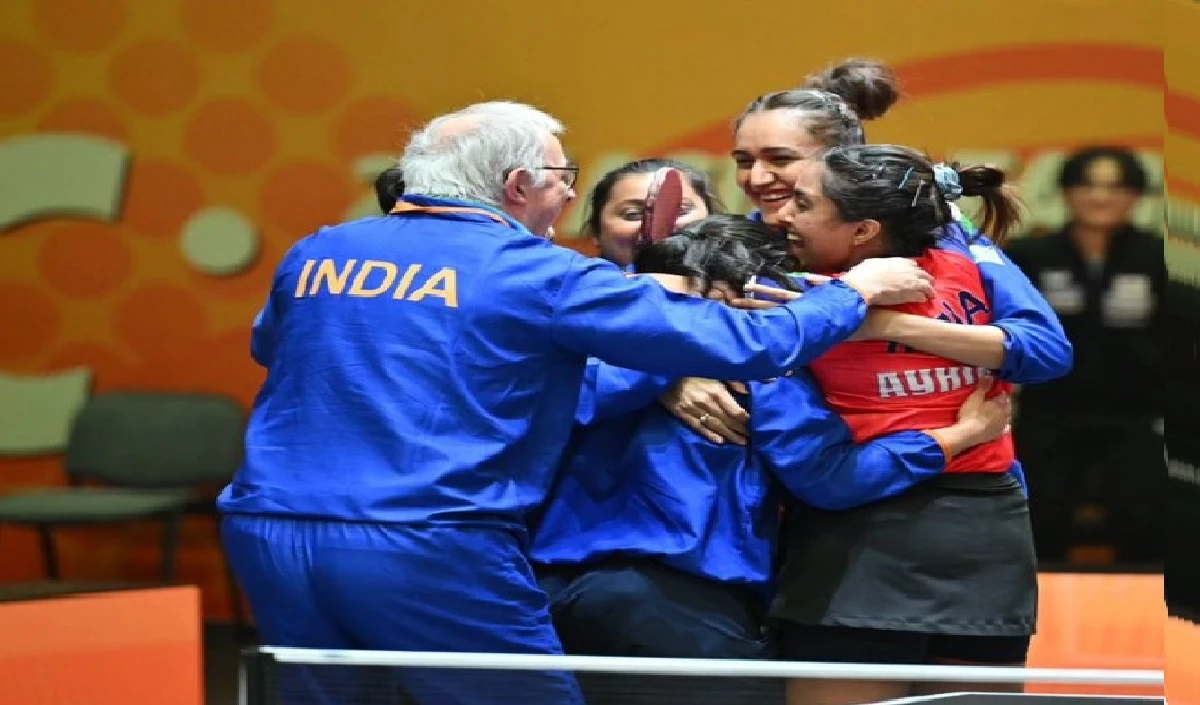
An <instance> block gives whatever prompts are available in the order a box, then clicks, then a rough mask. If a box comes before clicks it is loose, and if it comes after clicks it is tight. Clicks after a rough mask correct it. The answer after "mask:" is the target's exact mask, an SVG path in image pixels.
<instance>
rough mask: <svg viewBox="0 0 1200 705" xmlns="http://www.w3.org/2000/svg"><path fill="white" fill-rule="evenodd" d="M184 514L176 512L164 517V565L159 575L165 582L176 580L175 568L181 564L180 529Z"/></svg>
mask: <svg viewBox="0 0 1200 705" xmlns="http://www.w3.org/2000/svg"><path fill="white" fill-rule="evenodd" d="M182 523H183V514H182V513H180V512H175V513H172V514H168V515H167V516H166V517H164V518H163V535H162V566H161V568H160V569H159V577H160V578H161V579H162V581H163V582H164V583H173V582H175V569H176V566H177V565H178V564H179V529H180V524H182Z"/></svg>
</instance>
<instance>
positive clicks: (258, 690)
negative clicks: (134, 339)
mask: <svg viewBox="0 0 1200 705" xmlns="http://www.w3.org/2000/svg"><path fill="white" fill-rule="evenodd" d="M239 670H240V671H241V677H240V678H239V679H238V703H239V705H278V703H279V698H278V697H277V694H278V692H279V687H278V680H279V664H278V662H277V661H276V660H275V655H274V654H272V653H268V652H265V651H262V650H260V649H259V648H258V647H257V646H251V647H247V648H245V649H242V658H241V664H240V668H239Z"/></svg>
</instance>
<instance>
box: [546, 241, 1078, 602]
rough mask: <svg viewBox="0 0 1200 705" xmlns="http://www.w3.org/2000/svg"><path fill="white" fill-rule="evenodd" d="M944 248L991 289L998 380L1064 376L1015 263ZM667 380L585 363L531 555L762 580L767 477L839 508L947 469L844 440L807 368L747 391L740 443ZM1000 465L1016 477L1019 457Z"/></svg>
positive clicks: (1040, 311) (915, 437) (982, 249)
mask: <svg viewBox="0 0 1200 705" xmlns="http://www.w3.org/2000/svg"><path fill="white" fill-rule="evenodd" d="M942 246H943V247H949V248H960V249H961V250H962V251H964V252H966V253H968V254H969V255H970V256H971V257H972V259H974V260H975V262H976V263H977V264H978V266H979V268H980V271H981V273H982V276H983V278H984V280H985V284H986V285H987V286H988V287H989V294H990V295H991V301H992V304H993V319H994V320H995V323H994V325H997V326H999V327H1000V328H1002V329H1003V330H1004V331H1005V333H1006V341H1005V349H1006V354H1005V364H1004V369H1002V370H1000V371H999V374H1000V376H1001V377H1003V378H1005V379H1009V380H1011V381H1013V382H1017V383H1033V382H1038V381H1044V380H1046V379H1053V378H1055V377H1058V376H1061V375H1063V374H1065V373H1066V372H1067V371H1069V370H1070V366H1071V357H1072V350H1071V346H1070V343H1069V342H1068V341H1067V339H1066V335H1065V333H1064V332H1063V330H1062V327H1061V325H1060V324H1059V323H1058V319H1057V316H1055V314H1054V313H1053V311H1052V310H1051V309H1050V307H1049V305H1048V304H1047V303H1046V301H1045V300H1044V299H1043V298H1042V296H1041V294H1039V293H1038V292H1037V290H1036V289H1035V288H1034V287H1033V285H1032V283H1030V282H1029V280H1028V279H1027V278H1026V277H1025V276H1024V274H1022V273H1021V271H1020V269H1018V268H1017V267H1016V266H1015V265H1013V264H1012V263H1011V262H1009V261H1008V260H1007V258H1006V257H1005V256H1004V254H1003V253H1002V252H1000V250H999V249H997V248H995V247H994V246H993V245H992V244H991V243H990V242H988V241H987V240H986V239H985V238H982V237H981V236H979V235H978V234H977V233H975V232H972V231H970V230H968V229H967V227H962V226H951V228H948V230H947V233H946V237H945V238H944V240H943V242H942ZM819 289H820V287H814V288H813V289H812V291H817V290H819ZM677 378H678V377H677V376H666V375H649V374H645V373H640V372H633V371H630V370H622V369H619V368H615V367H613V366H612V365H607V364H604V363H601V362H600V361H598V360H592V361H589V365H588V369H587V373H586V375H585V385H584V390H583V394H582V395H581V397H580V404H579V407H578V409H577V413H576V423H577V427H576V431H575V434H574V436H573V438H572V442H571V444H570V446H569V448H568V456H567V458H566V462H565V465H564V473H563V476H562V477H561V478H560V480H559V482H558V484H557V486H556V487H555V490H554V492H553V493H552V495H551V499H550V501H549V502H548V503H547V505H546V507H545V509H544V511H543V513H542V515H541V517H540V519H539V521H538V523H537V525H536V531H535V535H534V542H533V550H532V557H533V560H534V561H535V562H538V563H541V564H545V565H572V564H584V563H590V562H593V561H597V560H602V559H603V558H605V557H608V556H614V555H620V556H652V557H655V558H657V559H659V560H661V561H662V562H664V563H666V564H667V565H671V566H673V567H675V568H677V569H679V570H682V571H686V572H689V573H692V574H695V575H700V576H703V577H707V578H709V579H712V580H716V581H720V582H732V583H746V584H751V585H756V586H759V587H761V586H764V585H766V584H767V582H768V581H769V580H770V577H771V564H772V560H773V558H774V555H775V535H776V531H777V529H778V519H779V513H778V506H779V502H780V500H781V497H780V496H779V495H777V494H775V493H774V492H773V491H772V489H771V488H772V487H773V486H774V483H775V482H778V483H780V484H782V485H783V487H784V488H785V489H786V490H788V493H789V494H791V495H792V496H794V497H797V498H799V499H800V500H801V501H803V502H805V503H807V504H809V505H811V506H815V507H820V508H823V509H834V510H836V509H848V508H851V507H854V506H859V505H862V504H867V503H870V502H873V501H877V500H879V499H883V498H885V497H890V496H894V495H897V494H900V493H902V492H904V491H906V490H907V489H909V488H911V487H912V486H913V485H915V484H917V483H919V482H921V481H923V480H925V479H928V478H930V477H932V476H933V475H935V474H937V473H939V472H941V471H942V469H943V467H944V464H945V458H944V455H943V454H942V451H941V449H940V447H938V445H937V443H936V442H934V441H933V439H932V438H931V437H930V436H928V435H927V434H924V433H920V432H903V433H897V434H893V435H889V436H885V437H883V438H879V439H876V440H875V441H872V442H871V443H868V444H864V445H863V446H855V445H854V444H853V438H852V435H851V432H850V430H849V428H848V427H847V426H846V424H845V423H844V422H843V421H842V419H841V418H840V417H839V416H838V415H837V414H836V413H834V412H833V411H832V410H830V409H829V407H828V406H827V405H826V404H825V403H824V397H823V395H822V394H821V392H820V389H819V387H818V385H817V384H816V381H815V380H814V379H813V378H812V377H811V376H810V375H809V374H808V373H807V372H799V373H797V374H796V375H795V376H793V377H789V378H785V379H782V380H778V381H776V382H774V383H754V384H751V385H750V391H751V395H750V399H749V404H748V408H749V411H750V420H751V428H750V431H751V437H750V444H749V446H748V447H740V446H735V445H716V444H713V443H709V442H708V441H706V440H704V439H703V438H702V437H700V436H699V435H697V434H696V433H694V432H693V431H692V430H691V429H690V428H688V427H687V426H686V425H684V424H683V423H682V422H680V421H679V420H677V419H676V418H675V417H674V416H672V415H671V414H670V413H669V412H667V411H666V410H665V409H663V408H661V407H660V406H659V405H658V404H657V403H656V402H655V400H656V399H657V397H658V396H660V395H661V394H662V393H663V392H665V391H666V390H667V389H668V388H669V387H670V385H671V384H672V382H673V381H674V380H675V379H677ZM1012 471H1013V473H1014V474H1015V475H1016V476H1017V477H1018V479H1019V480H1021V482H1022V484H1024V477H1023V472H1022V468H1021V466H1020V463H1016V464H1015V465H1014V467H1013V470H1012ZM772 478H774V479H772Z"/></svg>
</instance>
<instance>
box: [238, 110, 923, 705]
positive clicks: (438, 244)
mask: <svg viewBox="0 0 1200 705" xmlns="http://www.w3.org/2000/svg"><path fill="white" fill-rule="evenodd" d="M562 131H563V128H562V125H561V124H560V123H559V122H558V120H556V119H554V118H553V117H551V116H549V115H547V114H545V113H543V112H541V111H539V110H537V109H535V108H532V107H529V106H526V105H521V104H516V103H505V102H495V103H483V104H479V105H474V106H471V107H468V108H466V109H464V110H461V111H459V112H456V113H452V114H450V115H445V116H442V117H439V118H436V119H434V120H433V121H431V122H430V123H429V124H428V125H426V126H425V127H424V128H422V129H421V130H419V131H418V132H416V133H415V134H414V135H413V136H412V138H411V140H410V142H409V144H408V146H407V148H406V150H405V152H404V156H403V158H402V159H401V160H400V168H401V170H402V172H403V174H404V182H405V189H404V195H403V196H402V197H401V199H400V200H399V201H398V202H397V204H396V206H395V208H394V209H393V210H392V214H391V215H390V216H386V217H382V218H366V219H363V220H358V221H354V222H351V223H345V224H342V225H338V226H335V227H329V228H323V229H321V230H320V231H318V232H317V233H316V234H314V235H311V236H309V237H307V238H305V239H303V240H301V241H299V242H297V243H296V244H295V246H294V247H293V248H292V249H291V251H289V252H288V253H287V255H286V256H285V257H284V259H283V261H282V262H281V264H280V265H279V268H278V270H277V272H276V275H275V279H274V284H273V286H272V290H271V294H270V298H269V299H268V301H267V304H266V306H265V307H264V309H263V311H262V312H261V314H260V315H259V318H258V319H257V321H256V322H255V326H254V333H253V339H252V354H253V355H254V358H255V359H256V360H257V361H258V362H259V363H260V364H262V365H263V366H264V367H265V368H266V369H267V378H266V382H265V383H264V385H263V387H262V390H261V391H260V393H259V395H258V398H257V400H256V402H255V405H254V410H253V413H252V416H251V419H250V423H249V428H248V430H247V433H246V458H245V463H244V464H243V466H242V468H241V469H240V470H239V472H238V474H237V476H236V478H235V479H234V480H233V482H232V483H231V484H230V485H229V487H227V488H226V489H225V491H224V492H223V493H222V495H221V498H220V500H219V506H220V509H221V511H222V512H223V513H224V514H225V517H226V518H225V521H224V527H223V530H224V537H225V545H226V548H227V550H228V553H229V557H230V560H231V561H232V563H233V566H234V568H235V570H236V572H237V574H238V576H239V578H240V579H241V581H242V584H243V585H244V586H245V589H246V592H247V594H248V596H249V599H250V601H251V603H252V604H253V607H254V612H255V615H256V618H257V622H258V626H259V630H260V633H261V635H262V638H263V640H264V641H265V642H266V643H269V644H275V645H284V646H298V647H321V648H351V649H389V650H416V651H459V652H462V651H475V652H510V653H511V652H525V653H542V654H558V653H560V652H561V647H560V644H559V641H558V639H557V637H556V636H555V633H554V630H553V628H552V626H551V622H550V617H549V614H548V605H547V600H546V596H545V594H544V593H542V592H541V590H539V589H538V586H537V583H536V582H535V580H534V577H533V574H532V571H531V570H530V566H529V563H528V561H527V558H526V548H527V539H526V534H525V523H526V520H527V517H528V514H529V512H530V511H531V510H533V509H534V508H536V507H538V505H539V504H540V503H541V502H542V501H543V499H544V498H545V497H546V494H547V491H548V488H549V486H550V484H551V481H552V478H553V475H554V472H555V468H556V466H557V464H558V461H559V457H560V455H561V453H562V451H563V447H564V445H565V443H566V440H567V437H568V434H569V431H570V429H571V424H572V419H573V417H574V411H575V405H576V403H577V399H578V395H579V390H580V383H581V378H582V374H583V370H584V365H585V361H586V360H587V358H588V357H589V356H594V357H597V358H599V359H602V360H605V361H607V362H610V363H613V364H615V365H620V366H622V367H627V368H633V369H641V370H647V371H651V372H662V373H671V374H675V375H694V376H701V377H710V378H715V379H738V378H742V379H754V378H768V377H776V376H779V375H781V374H783V373H785V372H787V371H788V370H791V369H794V368H796V367H799V366H802V365H804V364H806V363H808V362H809V361H811V360H812V359H814V358H815V357H817V356H819V355H821V354H822V353H824V352H825V351H826V350H828V349H829V348H830V347H832V346H833V345H834V344H836V343H838V342H840V341H842V340H844V339H846V338H847V337H848V336H850V335H851V334H852V333H854V331H855V330H856V329H857V328H858V327H859V325H860V324H861V323H862V322H863V319H864V316H865V313H866V308H867V305H868V304H874V303H899V302H904V301H914V300H923V299H924V297H925V296H926V294H927V292H929V291H930V287H929V282H928V281H927V276H926V275H924V274H923V273H922V272H920V270H918V269H917V268H916V266H915V265H913V264H912V263H911V262H908V261H906V260H870V261H868V263H866V264H864V265H861V266H860V267H858V268H855V269H854V270H852V271H850V272H849V273H848V274H846V276H845V277H844V278H843V279H842V280H841V281H840V282H835V283H832V284H828V285H825V286H821V287H817V288H816V289H815V290H814V291H813V292H812V293H810V294H808V295H806V296H805V297H803V298H801V299H799V300H797V301H794V302H791V303H788V304H785V305H783V306H780V307H778V308H776V309H774V310H770V311H763V312H746V311H739V310H735V309H732V308H729V307H727V306H723V305H721V304H719V303H716V302H713V301H707V300H704V299H701V298H693V297H689V296H686V295H682V294H676V293H671V292H669V291H667V290H666V289H665V288H663V287H662V286H661V285H659V284H658V283H657V282H655V281H654V280H651V279H647V278H630V277H627V276H625V274H624V273H622V272H621V271H620V270H619V269H617V268H616V267H615V266H614V265H612V264H609V263H607V262H603V261H600V260H596V259H589V258H586V257H583V256H581V255H579V254H578V253H575V252H573V251H571V250H568V249H565V248H561V247H557V246H555V245H554V244H553V243H551V242H550V241H549V240H548V239H546V237H545V235H547V234H548V233H549V232H550V231H551V227H552V224H553V223H554V221H555V219H557V218H558V216H559V213H560V212H561V211H562V208H563V206H564V205H566V204H567V203H568V202H569V201H570V200H571V199H572V198H574V196H575V192H574V190H573V189H574V185H575V178H576V176H577V168H576V167H575V166H573V165H572V164H571V163H570V162H569V161H568V160H567V158H566V155H565V154H564V152H563V147H562V144H561V143H560V142H559V139H558V135H559V134H561V133H562ZM479 677H482V676H479ZM515 677H516V676H515V675H513V674H510V675H509V676H507V677H506V679H507V680H506V681H505V682H506V683H510V684H511V683H513V681H512V679H513V678H515ZM406 686H407V687H408V688H409V689H410V691H412V693H413V694H414V695H416V696H417V698H418V699H419V700H421V701H422V702H441V701H442V699H444V700H445V701H446V702H451V701H452V702H456V703H495V702H501V701H508V700H513V696H514V693H513V691H512V690H511V688H513V687H519V688H520V691H519V692H520V696H521V697H520V699H521V700H522V701H523V702H526V703H546V704H547V705H548V704H550V703H554V704H555V705H560V704H562V703H573V702H576V701H577V700H578V698H579V696H578V692H577V689H576V686H575V683H574V680H573V679H572V678H571V677H570V676H569V675H567V674H561V673H530V674H525V675H524V676H523V679H522V680H521V682H520V685H519V686H516V685H510V686H509V687H508V688H496V687H490V686H487V685H482V684H481V683H480V681H479V679H478V678H468V677H465V676H461V675H460V676H455V677H453V678H448V677H444V674H443V677H442V678H429V677H425V678H421V677H420V676H418V675H415V674H409V676H408V678H407V681H406ZM506 691H507V692H506ZM439 698H441V699H439Z"/></svg>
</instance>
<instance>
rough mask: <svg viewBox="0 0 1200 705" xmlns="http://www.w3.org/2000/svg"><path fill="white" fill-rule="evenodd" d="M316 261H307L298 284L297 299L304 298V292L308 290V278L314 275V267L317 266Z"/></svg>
mask: <svg viewBox="0 0 1200 705" xmlns="http://www.w3.org/2000/svg"><path fill="white" fill-rule="evenodd" d="M316 264H317V261H316V260H315V259H310V260H305V262H304V268H303V269H301V270H300V280H299V281H297V282H296V293H295V294H294V296H295V297H296V298H297V299H302V298H304V290H305V289H307V288H308V277H309V276H310V275H311V274H312V270H313V267H314V266H316Z"/></svg>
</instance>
